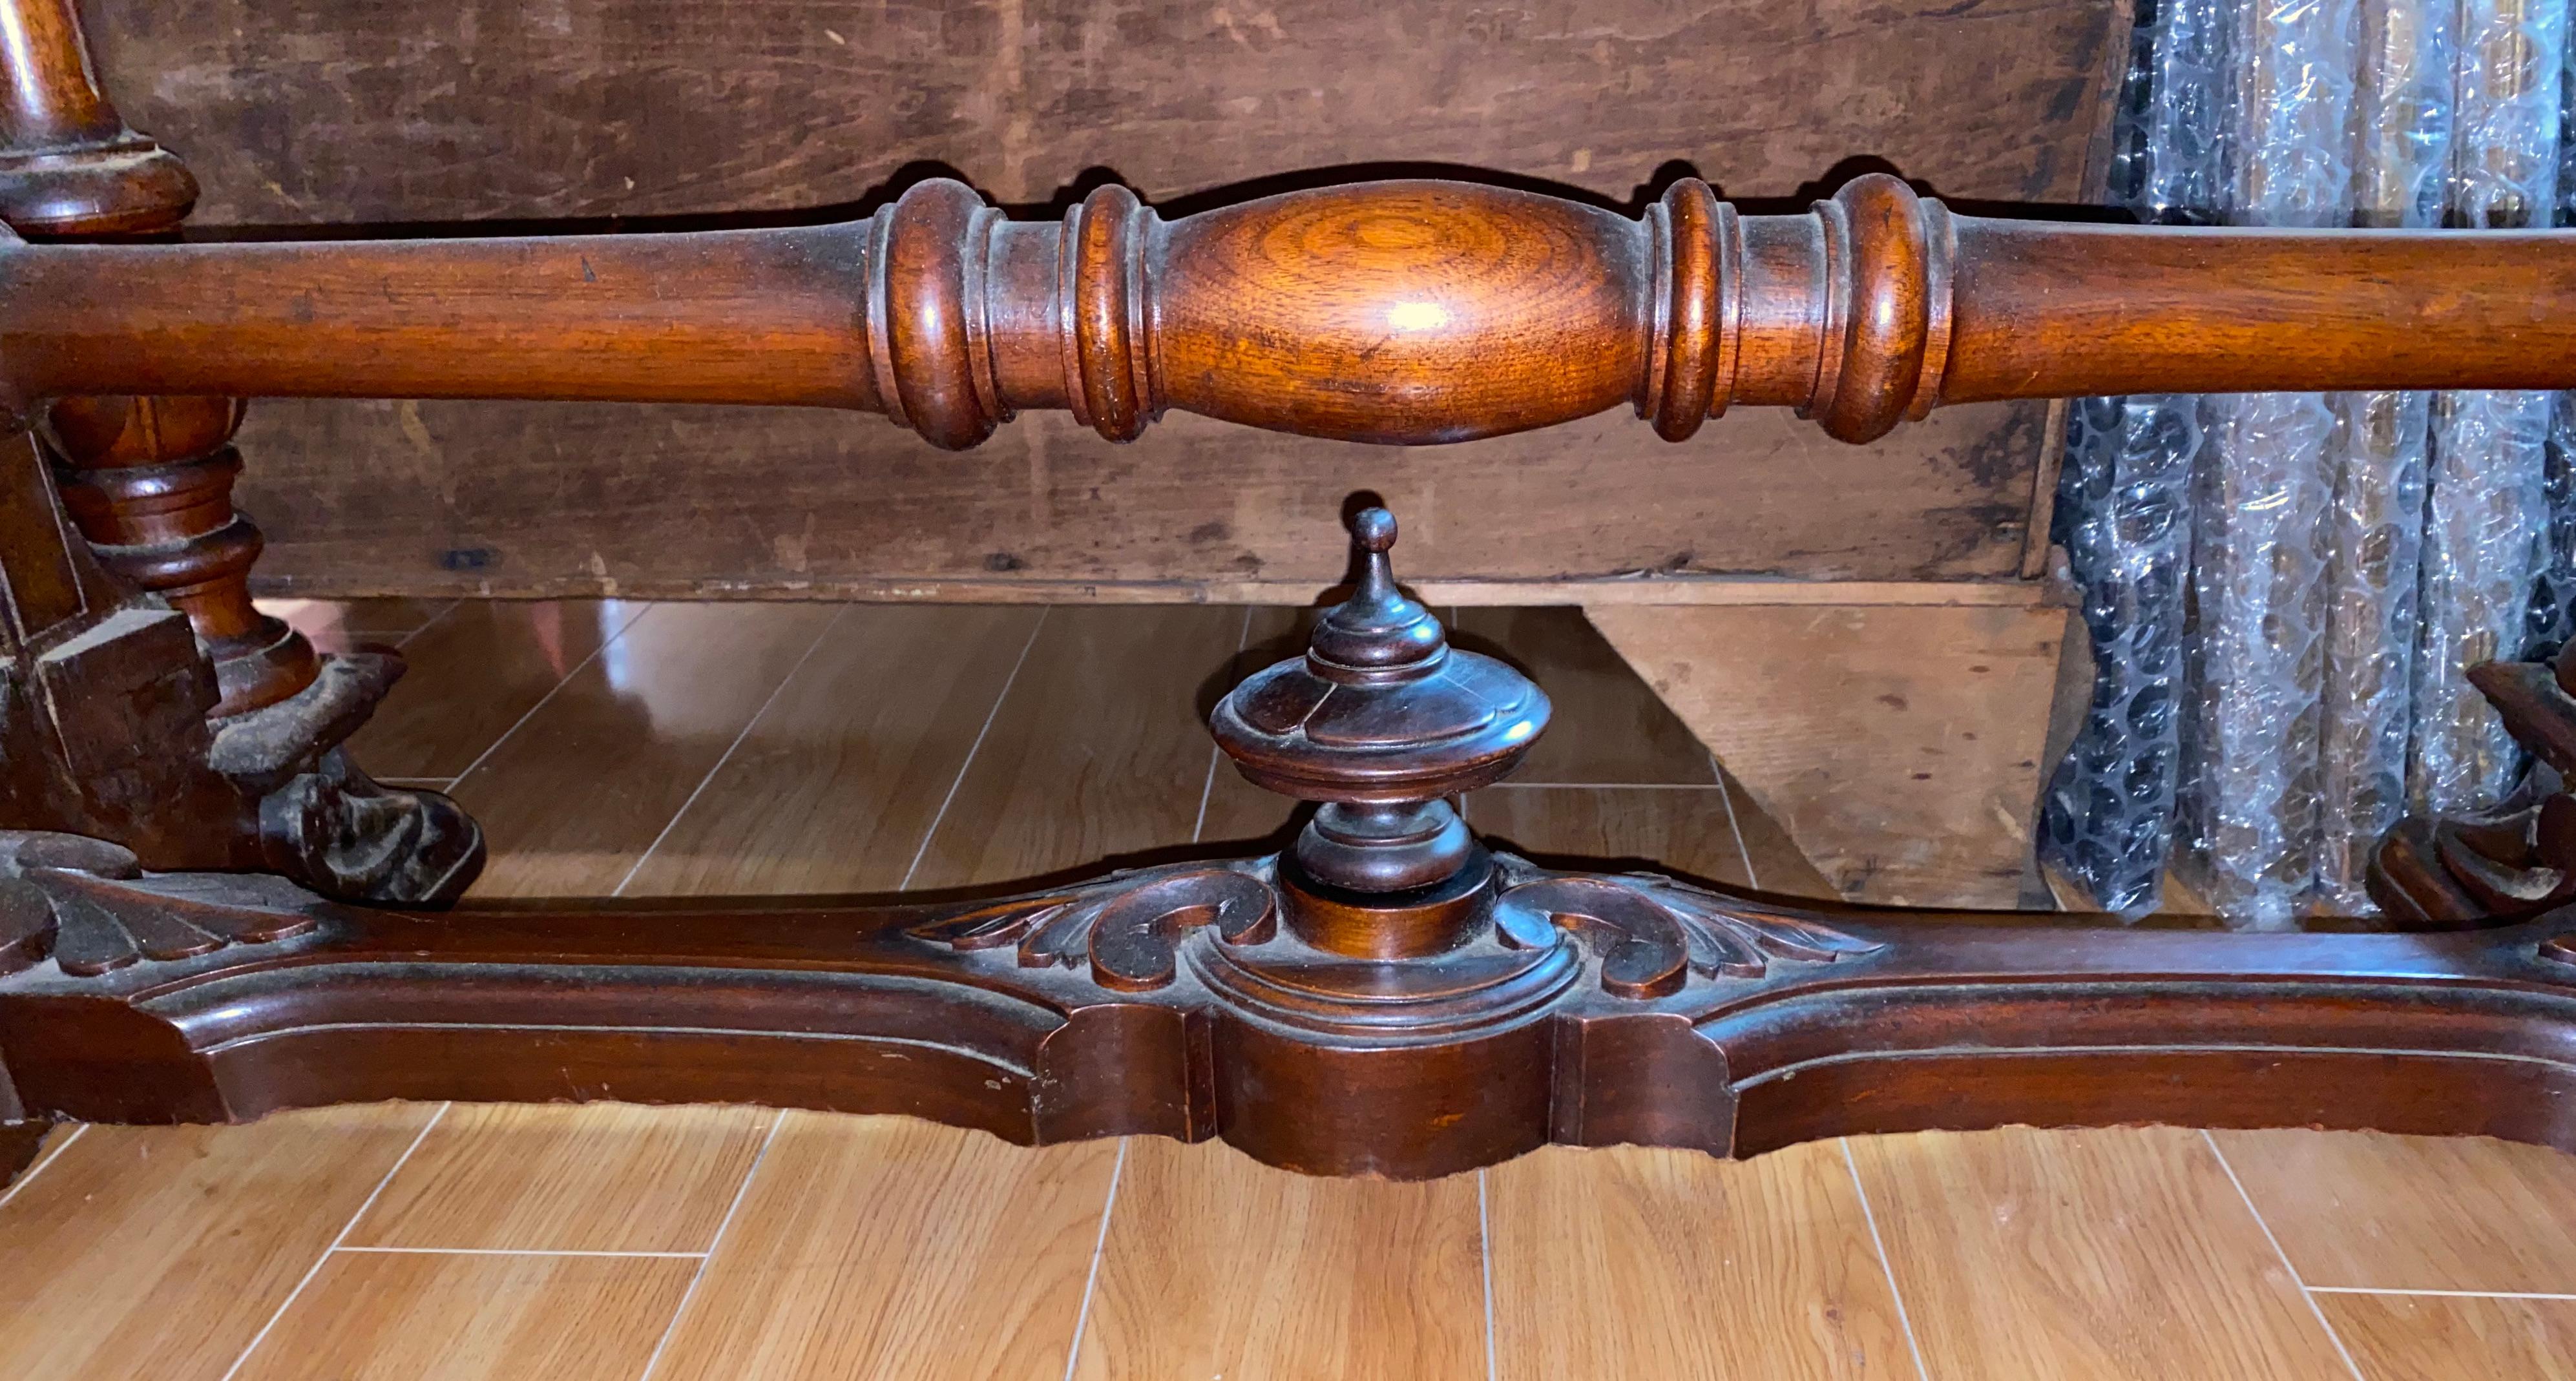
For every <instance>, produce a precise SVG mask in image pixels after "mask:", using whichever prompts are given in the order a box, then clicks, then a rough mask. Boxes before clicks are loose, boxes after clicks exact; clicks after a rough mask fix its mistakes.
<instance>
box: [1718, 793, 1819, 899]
mask: <svg viewBox="0 0 2576 1381" xmlns="http://www.w3.org/2000/svg"><path fill="white" fill-rule="evenodd" d="M1717 775H1718V779H1719V780H1720V781H1722V782H1724V783H1725V784H1726V792H1727V804H1728V806H1730V807H1731V808H1732V809H1733V810H1734V811H1735V837H1736V839H1737V840H1738V841H1739V842H1741V843H1742V844H1743V845H1744V857H1745V862H1746V864H1747V866H1748V867H1749V868H1750V869H1751V871H1752V876H1753V886H1754V887H1756V888H1757V889H1759V890H1761V891H1765V892H1780V893H1785V894H1787V895H1789V896H1793V897H1822V898H1824V899H1826V900H1829V901H1830V900H1834V899H1837V898H1839V897H1841V896H1842V891H1841V889H1839V888H1837V887H1835V886H1834V884H1833V882H1832V880H1831V879H1828V878H1827V877H1826V876H1825V875H1824V874H1823V873H1822V872H1820V871H1818V870H1817V868H1816V865H1815V864H1814V863H1812V862H1810V861H1808V858H1807V855H1806V851H1805V850H1803V849H1800V848H1799V847H1798V841H1797V840H1795V839H1792V838H1790V837H1789V831H1788V828H1787V827H1786V826H1784V825H1782V824H1781V823H1780V822H1779V821H1778V820H1776V819H1774V818H1773V817H1772V815H1771V812H1769V811H1767V810H1764V809H1763V808H1762V803H1761V802H1759V801H1757V800H1755V799H1754V798H1753V793H1752V791H1750V790H1749V789H1747V788H1746V787H1745V785H1744V783H1742V782H1739V781H1737V780H1736V779H1735V775H1734V774H1733V773H1731V772H1729V771H1727V770H1726V764H1724V763H1719V764H1718V766H1717Z"/></svg>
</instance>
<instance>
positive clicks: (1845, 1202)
mask: <svg viewBox="0 0 2576 1381" xmlns="http://www.w3.org/2000/svg"><path fill="white" fill-rule="evenodd" d="M1486 1175H1487V1185H1488V1189H1487V1192H1488V1195H1489V1199H1488V1203H1487V1209H1486V1215H1487V1229H1488V1231H1489V1232H1490V1233H1491V1234H1492V1242H1491V1251H1492V1254H1493V1281H1494V1357H1495V1362H1496V1365H1497V1371H1496V1374H1497V1375H1498V1376H1501V1377H1508V1378H1516V1379H1518V1378H1528V1381H1553V1379H1554V1378H1558V1377H1614V1376H1615V1377H1634V1378H1638V1381H1661V1378H1673V1381H1681V1379H1682V1378H1700V1377H1760V1378H1765V1381H1770V1379H1771V1378H1778V1379H1779V1381H1792V1379H1793V1378H1794V1379H1797V1381H1803V1379H1804V1378H1822V1377H1885V1378H1890V1379H1891V1381H1905V1379H1906V1378H1912V1377H1914V1375H1915V1370H1914V1357H1913V1354H1912V1352H1911V1351H1910V1349H1909V1348H1908V1347H1907V1345H1906V1341H1905V1326H1904V1323H1903V1322H1902V1321H1901V1320H1900V1318H1899V1317H1898V1313H1897V1307H1896V1298H1895V1296H1894V1295H1893V1294H1892V1293H1891V1292H1890V1291H1889V1289H1888V1284H1887V1274H1886V1271H1885V1270H1884V1268H1882V1267H1881V1266H1880V1264H1879V1259H1878V1251H1877V1248H1876V1247H1875V1246H1873V1245H1872V1242H1871V1238H1870V1230H1869V1220H1868V1218H1867V1216H1866V1215H1865V1214H1864V1213H1863V1211H1862V1208H1861V1201H1860V1195H1859V1194H1858V1192H1857V1191H1856V1190H1855V1189H1854V1188H1853V1186H1852V1178H1851V1172H1850V1170H1849V1168H1847V1167H1846V1166H1845V1165H1844V1163H1843V1157H1842V1152H1841V1150H1840V1149H1839V1148H1837V1147H1835V1146H1834V1145H1832V1144H1830V1143H1817V1144H1813V1145H1808V1146H1801V1147H1798V1148H1795V1149H1793V1150H1789V1151H1783V1152H1780V1153H1779V1154H1776V1155H1768V1156H1761V1157H1758V1158H1756V1159H1754V1160H1750V1161H1744V1162H1740V1163H1732V1164H1730V1163H1727V1162H1722V1161H1715V1160H1711V1159H1709V1158H1707V1157H1705V1156H1701V1155H1697V1154H1694V1153H1691V1152H1687V1151H1661V1150H1644V1149H1640V1148H1636V1147H1617V1148H1612V1149H1606V1150H1598V1151H1574V1150H1566V1149H1562V1148H1550V1149H1547V1150H1543V1151H1540V1152H1538V1153H1537V1154H1535V1155H1531V1156H1525V1157H1523V1158H1521V1159H1519V1160H1516V1161H1512V1162H1509V1163H1507V1164H1504V1165H1498V1166H1496V1167H1494V1168H1493V1169H1492V1170H1490V1171H1488V1172H1486Z"/></svg>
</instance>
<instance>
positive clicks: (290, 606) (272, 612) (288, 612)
mask: <svg viewBox="0 0 2576 1381" xmlns="http://www.w3.org/2000/svg"><path fill="white" fill-rule="evenodd" d="M253 602H254V603H256V604H257V605H258V606H259V609H260V612H261V613H264V614H267V615H268V616H270V617H271V618H275V619H281V620H284V621H285V623H286V625H287V626H288V627H289V628H292V629H294V630H295V631H296V632H298V633H301V634H303V635H304V636H306V637H308V638H314V639H322V638H330V639H335V640H343V641H346V640H353V639H354V640H359V641H378V642H397V641H399V640H401V639H402V638H403V637H404V636H406V635H408V634H411V633H415V632H418V631H419V630H420V629H421V628H423V627H425V626H426V625H428V624H429V623H430V622H431V621H433V620H435V619H436V618H438V616H439V615H441V614H444V613H446V612H447V611H448V610H450V609H452V608H455V607H457V606H458V605H459V604H462V603H469V602H470V603H475V604H484V603H488V602H489V601H485V600H473V601H462V600H454V599H445V598H435V599H413V598H408V597H405V596H400V595H383V596H369V597H365V598H359V599H292V598H289V599H262V600H256V601H253Z"/></svg>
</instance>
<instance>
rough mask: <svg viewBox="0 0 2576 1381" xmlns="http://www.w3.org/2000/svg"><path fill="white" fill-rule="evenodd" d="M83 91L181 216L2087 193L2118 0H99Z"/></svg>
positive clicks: (2087, 196) (2117, 29) (2123, 19)
mask: <svg viewBox="0 0 2576 1381" xmlns="http://www.w3.org/2000/svg"><path fill="white" fill-rule="evenodd" d="M85 8H86V9H87V11H88V18H89V21H90V22H89V24H88V26H87V27H88V29H89V33H90V38H91V42H92V45H93V47H94V48H95V50H96V56H97V67H98V70H99V73H100V76H101V78H102V84H103V85H104V86H105V87H106V88H107V89H108V90H110V91H113V92H115V93H116V96H117V100H118V103H119V105H120V106H121V107H122V108H123V110H124V113H125V116H126V118H127V119H128V121H130V122H131V123H132V124H133V125H134V126H135V127H136V128H138V129H145V130H149V131H151V132H152V133H153V134H155V135H156V136H158V137H159V138H160V139H161V140H162V141H163V142H164V143H167V144H168V145H170V146H171V147H173V148H175V149H178V150H179V151H181V152H182V153H184V154H185V155H186V156H187V158H188V161H189V163H190V164H191V165H192V166H193V167H194V168H195V170H196V173H197V177H198V180H199V181H200V182H201V183H202V184H203V186H204V188H205V194H204V196H203V197H202V198H201V199H200V200H199V202H198V204H197V211H196V215H195V218H194V219H193V221H192V222H191V223H192V224H193V225H197V226H229V225H241V224H278V225H286V224H292V225H309V224H315V223H321V222H334V221H377V222H382V221H455V220H489V219H493V218H502V217H518V218H541V219H552V218H560V217H596V216H668V215H675V214H680V215H685V214H704V213H711V212H729V211H741V210H763V209H766V210H790V209H803V208H810V207H815V206H819V205H827V204H831V203H836V202H840V203H846V202H850V201H853V200H859V199H864V198H867V197H870V196H872V195H875V194H877V193H878V191H879V189H881V188H882V187H883V186H885V185H886V184H887V183H888V182H890V181H891V180H893V179H895V178H897V177H898V176H899V175H900V174H901V173H902V172H903V171H904V170H906V169H908V168H913V167H915V166H917V165H920V164H923V163H937V164H944V165H947V166H949V167H953V168H955V169H958V170H959V171H960V172H962V173H963V174H964V175H965V176H966V177H968V178H969V179H971V180H972V181H974V182H975V183H976V184H977V185H978V186H981V187H984V188H986V189H987V190H988V191H990V192H991V193H992V194H993V195H995V196H997V197H999V198H1001V199H1002V200H1004V201H1008V202H1014V203H1042V202H1046V201H1048V200H1049V199H1050V198H1052V197H1054V196H1055V195H1056V194H1057V192H1058V189H1060V188H1063V187H1065V186H1066V185H1067V184H1068V183H1070V182H1071V181H1072V180H1073V179H1075V178H1076V177H1078V176H1080V175H1082V174H1083V173H1084V172H1085V171H1086V170H1089V169H1099V168H1108V169H1115V170H1116V171H1117V173H1118V174H1119V175H1120V176H1121V177H1123V178H1124V179H1126V180H1127V181H1128V182H1129V183H1130V184H1131V185H1133V186H1134V187H1135V188H1136V189H1137V190H1138V191H1139V192H1141V193H1143V194H1144V195H1146V196H1147V197H1148V198H1150V199H1156V200H1164V199H1170V198H1173V197H1176V196H1180V195H1182V194H1186V193H1193V192H1201V191H1205V190H1207V189H1210V188H1214V187H1218V186H1220V185H1224V184H1233V183H1237V182H1238V180H1240V179H1243V178H1247V177H1251V178H1266V177H1268V176H1270V175H1272V174H1281V173H1290V172H1294V171H1296V170H1299V169H1307V168H1333V167H1339V166H1347V165H1354V164H1378V165H1383V164H1385V163H1386V162H1388V161H1390V160H1423V161H1432V162H1438V163H1447V164H1454V165H1463V166H1467V167H1472V168H1480V169H1490V170H1494V171H1496V172H1500V173H1507V174H1513V175H1519V176H1522V177H1529V178H1548V179H1555V180H1557V181H1559V182H1561V183H1562V184H1564V185H1566V186H1568V187H1571V188H1576V189H1580V190H1582V191H1585V192H1589V193H1591V194H1592V195H1594V196H1597V197H1601V198H1606V199H1610V200H1617V201H1624V200H1626V199H1629V198H1631V197H1632V196H1634V194H1635V192H1636V189H1637V188H1638V187H1639V186H1640V185H1641V184H1647V183H1650V182H1653V181H1654V180H1655V179H1656V178H1657V177H1658V176H1659V174H1660V173H1661V172H1662V171H1663V170H1664V169H1666V168H1667V167H1668V166H1669V165H1670V164H1672V163H1673V162H1675V161H1683V162H1686V163H1688V164H1689V165H1690V166H1691V167H1692V168H1694V169H1695V170H1696V171H1697V172H1698V173H1699V174H1700V175H1701V176H1703V177H1706V178H1707V179H1709V180H1710V181H1711V182H1713V183H1716V184H1718V185H1719V186H1721V187H1723V188H1725V189H1726V190H1727V191H1728V192H1729V193H1730V194H1732V195H1735V196H1749V197H1793V196H1800V195H1804V194H1806V193H1808V192H1809V190H1810V184H1811V182H1812V180H1814V179H1817V178H1820V177H1823V176H1825V175H1826V174H1827V173H1828V171H1829V170H1832V169H1834V168H1835V167H1836V166H1837V165H1842V164H1845V163H1846V162H1847V161H1848V160H1853V159H1854V156H1855V155H1856V154H1865V155H1868V156H1869V157H1870V159H1871V160H1873V161H1883V162H1885V163H1887V164H1892V165H1893V166H1895V167H1896V168H1898V169H1901V170H1902V171H1903V172H1904V173H1905V175H1907V176H1909V177H1913V178H1919V179H1923V180H1925V181H1926V182H1928V183H1929V184H1930V185H1931V186H1933V187H1934V188H1936V189H1938V190H1939V191H1941V192H1942V193H1943V194H1944V195H1948V196H1952V197H1961V198H1989V199H2007V200H2023V201H2060V202H2080V201H2090V200H2093V199H2094V198H2093V196H2092V193H2093V192H2094V191H2095V190H2096V188H2097V187H2098V183H2099V179H2100V169H2099V167H2095V166H2088V165H2090V164H2093V163H2095V162H2097V160H2094V159H2093V158H2091V156H2090V155H2091V154H2092V151H2093V149H2094V146H2095V144H2096V142H2097V139H2098V136H2099V132H2100V126H2101V125H2102V124H2103V123H2104V122H2103V119H2102V115H2103V112H2104V111H2105V110H2106V109H2107V104H2108V102H2107V98H2108V96H2109V94H2110V92H2111V90H2112V89H2113V84H2114V82H2115V80H2116V77H2117V74H2118V71H2119V65H2118V59H2119V57H2120V56H2121V52H2120V50H2121V49H2122V48H2123V47H2124V46H2125V43H2124V40H2125V37H2126V27H2127V16H2128V10H2129V6H2127V5H2126V4H2125V3H2114V2H2113V0H2027V2H2026V3H2022V4H2017V5H2014V6H2010V7H2006V8H2003V9H1999V10H1997V9H1991V8H1989V7H1975V8H1972V9H1969V10H1961V9H1960V8H1959V6H1958V5H1957V4H1956V0H1893V3H1884V2H1881V0H1820V3H1815V4H1805V5H1779V4H1774V3H1770V2H1769V0H1713V3H1708V4H1702V5H1696V6H1692V7H1690V8H1689V9H1688V10H1686V11H1676V10H1674V9H1672V8H1671V7H1669V6H1666V5H1663V4H1661V3H1658V0H1583V3H1581V4H1573V3H1564V2H1563V0H1560V2H1559V3H1551V4H1544V5H1541V4H1530V5H1518V6H1501V7H1497V6H1494V5H1491V4H1487V3H1483V0H1429V2H1428V3H1422V4H1415V5H1408V6H1405V7H1402V8H1401V9H1399V10H1390V9H1388V8H1387V7H1385V6H1382V5H1377V4H1372V3H1368V0H1330V2H1329V3H1322V4H1311V5H1302V6H1298V7H1295V8H1294V9H1293V10H1279V11H1273V10H1271V9H1269V8H1266V7H1257V6H1255V7H1243V6H1218V7H1214V8H1210V7H1208V6H1205V5H1201V4H1195V3H1185V2H1184V0H1127V3H1119V4H1112V3H1108V0H1079V2H1078V3H1062V4H1054V5H1047V6H1029V5H1026V4H1024V3H1021V0H967V2H965V3H958V4H950V5H941V6H928V7H921V6H884V5H877V4H871V3H868V0H738V3H734V4H728V5H724V6H713V7H711V6H707V5H704V4H699V3H694V0H565V2H564V3H559V4H554V5H549V6H544V7H536V8H530V7H523V6H514V5H498V6H487V5H468V6H460V7H453V8H435V9H429V10H423V9H420V8H418V7H414V6H410V5H405V4H401V3H399V0H351V2H350V3H341V4H332V5H318V6H316V5H307V6H301V7H297V8H293V9H280V8H278V7H276V6H274V5H268V4H263V3H260V0H92V3H90V4H89V5H87V6H85Z"/></svg>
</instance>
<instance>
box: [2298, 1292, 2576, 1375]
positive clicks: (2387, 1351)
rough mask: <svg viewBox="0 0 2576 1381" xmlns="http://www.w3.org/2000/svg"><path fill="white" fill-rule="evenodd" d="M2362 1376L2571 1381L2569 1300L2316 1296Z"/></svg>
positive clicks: (2574, 1313) (2572, 1304)
mask: <svg viewBox="0 0 2576 1381" xmlns="http://www.w3.org/2000/svg"><path fill="white" fill-rule="evenodd" d="M2317 1307H2318V1308H2320V1309H2322V1310H2324V1311H2325V1315H2326V1322H2327V1323H2329V1324H2332V1325H2333V1326H2334V1330H2335V1333H2336V1334H2337V1335H2338V1336H2340V1337H2341V1338H2342V1339H2343V1342H2344V1346H2345V1347H2347V1348H2350V1349H2351V1350H2352V1360H2353V1362H2354V1363H2355V1364H2356V1365H2358V1366H2359V1367H2360V1368H2361V1374H2362V1375H2364V1376H2366V1377H2369V1378H2370V1381H2453V1378H2456V1377H2469V1376H2478V1377H2492V1378H2497V1381H2505V1379H2506V1378H2511V1381H2576V1300H2570V1299H2474V1298H2472V1299H2463V1298H2459V1297H2444V1296H2433V1297H2426V1296H2421V1295H2331V1294H2329V1295H2319V1296H2317Z"/></svg>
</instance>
